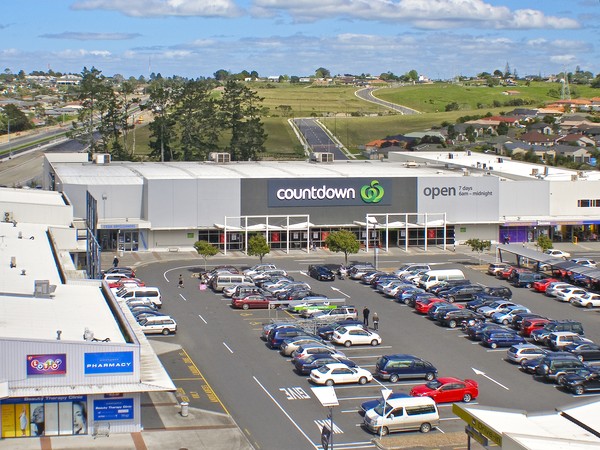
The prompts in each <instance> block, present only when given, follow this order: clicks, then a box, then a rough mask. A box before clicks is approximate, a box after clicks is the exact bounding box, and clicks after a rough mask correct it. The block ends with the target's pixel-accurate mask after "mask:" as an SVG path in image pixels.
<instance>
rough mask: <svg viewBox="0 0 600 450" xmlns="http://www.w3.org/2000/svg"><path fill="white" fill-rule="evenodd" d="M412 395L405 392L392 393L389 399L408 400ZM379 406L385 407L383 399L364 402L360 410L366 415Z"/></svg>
mask: <svg viewBox="0 0 600 450" xmlns="http://www.w3.org/2000/svg"><path fill="white" fill-rule="evenodd" d="M408 397H410V395H408V394H405V393H404V392H392V393H391V394H390V396H389V397H388V400H393V399H395V398H408ZM379 405H383V397H380V398H378V399H377V400H369V401H368V402H364V403H363V404H362V405H360V409H361V411H359V412H362V414H364V413H366V412H367V411H368V410H370V409H373V408H375V407H377V406H379Z"/></svg>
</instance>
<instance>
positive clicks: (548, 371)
mask: <svg viewBox="0 0 600 450" xmlns="http://www.w3.org/2000/svg"><path fill="white" fill-rule="evenodd" d="M567 355H568V354H567ZM586 368H588V366H586V365H585V363H583V362H581V361H579V359H577V358H575V357H573V356H572V355H568V357H566V358H565V357H552V358H551V357H549V355H546V356H545V357H544V358H542V361H541V362H540V364H539V365H538V366H537V368H536V372H535V373H536V375H537V376H539V377H542V378H544V379H545V380H547V381H554V382H555V383H557V384H560V382H561V380H562V378H563V377H564V376H565V375H566V374H569V373H574V372H576V371H577V370H580V369H586Z"/></svg>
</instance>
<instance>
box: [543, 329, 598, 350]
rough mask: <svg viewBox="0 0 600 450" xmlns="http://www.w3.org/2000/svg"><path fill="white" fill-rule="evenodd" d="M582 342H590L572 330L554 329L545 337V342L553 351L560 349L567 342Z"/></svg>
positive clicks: (567, 343)
mask: <svg viewBox="0 0 600 450" xmlns="http://www.w3.org/2000/svg"><path fill="white" fill-rule="evenodd" d="M584 342H587V343H592V341H591V340H589V339H587V338H584V337H583V336H580V335H578V334H577V333H573V332H572V331H555V332H553V333H550V334H549V335H548V338H547V339H546V344H547V345H548V347H550V349H552V350H554V351H558V350H562V349H563V348H564V347H565V346H566V345H569V344H582V343H584Z"/></svg>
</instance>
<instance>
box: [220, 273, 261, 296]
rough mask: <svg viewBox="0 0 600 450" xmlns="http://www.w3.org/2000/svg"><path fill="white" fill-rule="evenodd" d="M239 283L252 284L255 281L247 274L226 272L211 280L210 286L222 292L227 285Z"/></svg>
mask: <svg viewBox="0 0 600 450" xmlns="http://www.w3.org/2000/svg"><path fill="white" fill-rule="evenodd" d="M238 284H247V285H250V284H254V283H253V282H252V279H251V278H250V277H247V276H245V275H241V274H234V273H224V274H221V275H217V276H215V277H214V278H213V279H212V280H211V285H210V287H211V288H212V289H213V290H214V291H218V292H222V291H223V289H225V288H226V287H230V286H235V285H238Z"/></svg>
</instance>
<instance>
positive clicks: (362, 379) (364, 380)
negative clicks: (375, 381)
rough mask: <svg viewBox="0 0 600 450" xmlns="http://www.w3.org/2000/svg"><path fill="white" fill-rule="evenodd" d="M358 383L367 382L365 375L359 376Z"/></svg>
mask: <svg viewBox="0 0 600 450" xmlns="http://www.w3.org/2000/svg"><path fill="white" fill-rule="evenodd" d="M358 384H367V377H360V378H359V379H358Z"/></svg>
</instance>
